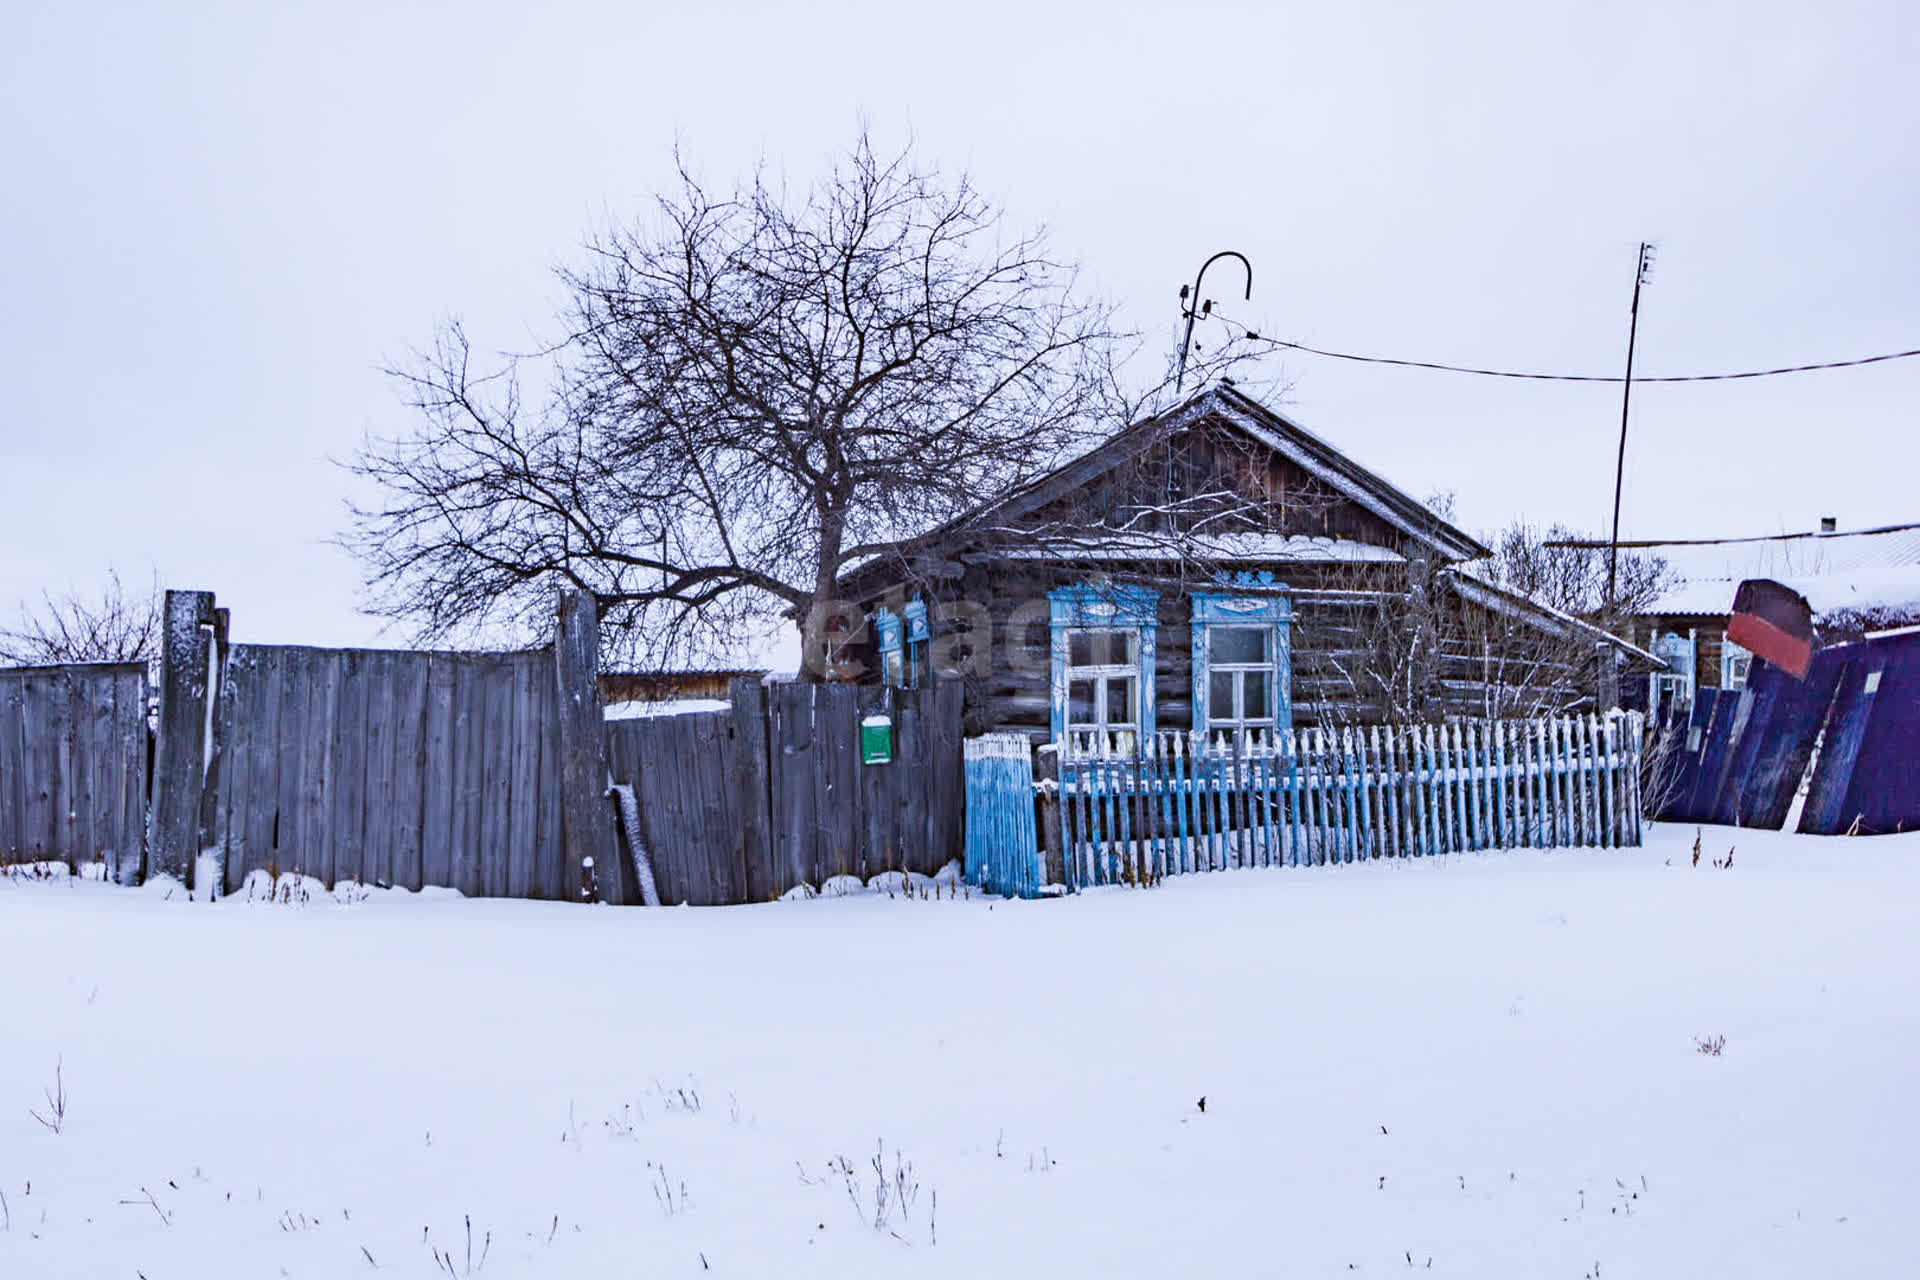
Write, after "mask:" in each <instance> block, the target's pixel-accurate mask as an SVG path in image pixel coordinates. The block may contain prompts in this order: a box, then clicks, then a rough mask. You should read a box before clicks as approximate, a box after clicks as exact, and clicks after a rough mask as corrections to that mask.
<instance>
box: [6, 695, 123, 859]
mask: <svg viewBox="0 0 1920 1280" xmlns="http://www.w3.org/2000/svg"><path fill="white" fill-rule="evenodd" d="M147 764H148V754H147V675H146V667H145V665H144V664H142V663H137V662H130V663H101V664H88V665H80V666H63V667H25V668H15V669H12V670H6V671H0V862H26V861H40V860H43V859H44V860H53V861H61V862H67V863H69V864H72V865H74V866H76V867H78V866H81V865H83V864H89V863H95V862H104V863H105V864H106V873H107V875H108V876H109V877H111V878H112V879H114V880H117V881H119V882H120V883H122V884H135V883H138V881H139V879H140V875H141V860H142V857H143V854H144V851H145V848H146V812H147Z"/></svg>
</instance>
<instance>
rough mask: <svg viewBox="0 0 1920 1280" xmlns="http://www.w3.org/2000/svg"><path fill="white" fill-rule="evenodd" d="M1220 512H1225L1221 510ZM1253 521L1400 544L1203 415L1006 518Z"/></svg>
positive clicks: (1152, 525) (1107, 524)
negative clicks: (1057, 494)
mask: <svg viewBox="0 0 1920 1280" xmlns="http://www.w3.org/2000/svg"><path fill="white" fill-rule="evenodd" d="M1223 513H1224V514H1225V518H1224V519H1223V518H1222V515H1223ZM1199 520H1205V522H1206V526H1205V527H1206V528H1207V529H1208V530H1209V531H1210V532H1214V533H1220V532H1226V531H1230V530H1257V531H1260V532H1264V533H1278V534H1288V535H1299V536H1313V537H1332V538H1346V539H1351V540H1353V541H1356V542H1365V543H1370V544H1372V545H1375V546H1383V547H1391V548H1393V549H1395V550H1405V549H1406V547H1405V543H1406V541H1407V539H1406V537H1405V535H1404V534H1402V533H1401V531H1400V530H1398V529H1396V528H1394V527H1393V526H1392V525H1390V524H1388V523H1387V522H1386V521H1385V520H1383V519H1381V518H1380V517H1379V516H1377V515H1375V514H1374V513H1373V512H1371V511H1368V510H1367V509H1366V508H1365V507H1363V506H1361V505H1360V504H1359V503H1357V502H1355V501H1354V500H1353V499H1351V498H1349V497H1347V496H1346V495H1344V494H1342V493H1340V492H1338V491H1336V490H1335V489H1334V488H1333V487H1332V486H1330V485H1328V484H1327V483H1326V482H1325V481H1323V480H1321V479H1320V478H1319V477H1317V476H1313V475H1310V474H1308V473H1307V472H1306V471H1304V470H1302V469H1301V468H1300V467H1298V466H1296V465H1295V464H1294V463H1292V462H1291V461H1289V460H1287V459H1286V458H1283V457H1281V456H1280V455H1278V454H1276V453H1274V452H1273V451H1272V450H1270V449H1268V448H1266V447H1265V446H1263V445H1261V444H1259V443H1258V442H1256V441H1253V440H1250V439H1248V438H1247V437H1246V436H1244V435H1242V434H1240V433H1238V432H1234V431H1230V430H1228V429H1226V428H1223V427H1221V426H1220V425H1218V424H1217V423H1214V422H1211V421H1207V420H1202V421H1201V422H1199V423H1197V424H1195V425H1194V426H1192V427H1190V428H1187V429H1185V430H1182V431H1180V432H1178V433H1176V434H1174V435H1172V436H1169V437H1168V438H1166V439H1164V440H1160V441H1156V442H1155V443H1154V444H1152V445H1150V446H1149V447H1148V448H1147V449H1146V450H1144V451H1143V452H1142V453H1140V454H1138V455H1135V456H1134V457H1133V458H1131V459H1129V461H1128V462H1127V464H1125V465H1122V466H1117V467H1114V468H1113V469H1111V470H1109V471H1107V472H1105V473H1103V474H1102V475H1100V476H1098V477H1097V478H1095V479H1094V480H1093V481H1092V482H1090V483H1089V484H1088V485H1086V486H1085V487H1084V488H1082V489H1078V490H1075V491H1074V492H1072V493H1068V494H1064V495H1062V496H1060V497H1058V498H1055V499H1054V500H1053V501H1051V502H1048V503H1045V504H1042V505H1041V506H1040V507H1038V508H1036V509H1035V510H1033V511H1030V512H1027V513H1026V514H1024V515H1021V516H1019V517H1016V518H1015V519H1013V520H1011V521H1009V526H1010V527H1011V528H1014V529H1024V530H1040V529H1047V528H1054V529H1061V528H1064V529H1070V530H1080V529H1085V530H1087V531H1088V532H1089V533H1090V534H1092V533H1097V531H1098V530H1099V529H1100V528H1102V527H1104V528H1108V529H1122V528H1124V529H1130V530H1143V531H1148V532H1153V533H1173V532H1184V531H1186V530H1189V529H1191V528H1192V527H1193V526H1194V523H1195V522H1196V521H1199Z"/></svg>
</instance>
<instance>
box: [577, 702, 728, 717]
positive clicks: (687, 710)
mask: <svg viewBox="0 0 1920 1280" xmlns="http://www.w3.org/2000/svg"><path fill="white" fill-rule="evenodd" d="M732 706H733V704H732V703H730V702H721V701H719V700H718V699H715V698H678V699H673V700H669V701H666V702H610V703H608V704H607V705H606V707H605V708H604V710H603V712H602V714H603V716H604V718H605V719H608V720H645V719H649V718H650V717H653V716H684V715H691V714H695V713H698V712H701V711H726V710H728V709H730V708H731V707H732Z"/></svg>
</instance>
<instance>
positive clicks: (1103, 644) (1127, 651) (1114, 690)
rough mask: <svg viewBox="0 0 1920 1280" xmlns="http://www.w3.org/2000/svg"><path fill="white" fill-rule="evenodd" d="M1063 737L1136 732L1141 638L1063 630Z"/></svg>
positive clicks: (1116, 631) (1117, 631)
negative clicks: (1080, 732)
mask: <svg viewBox="0 0 1920 1280" xmlns="http://www.w3.org/2000/svg"><path fill="white" fill-rule="evenodd" d="M1066 677H1067V732H1069V733H1072V732H1074V731H1075V730H1088V729H1099V730H1103V731H1105V732H1107V733H1121V732H1124V733H1138V732H1139V729H1140V633H1139V632H1138V631H1137V630H1134V629H1132V628H1125V629H1121V628H1101V629H1099V630H1094V629H1090V628H1078V627H1075V628H1069V629H1068V631H1067V672H1066Z"/></svg>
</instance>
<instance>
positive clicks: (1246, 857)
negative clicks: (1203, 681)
mask: <svg viewBox="0 0 1920 1280" xmlns="http://www.w3.org/2000/svg"><path fill="white" fill-rule="evenodd" d="M1640 721H1641V718H1640V716H1639V715H1638V714H1633V715H1628V716H1623V717H1609V718H1606V719H1601V718H1599V717H1593V716H1586V717H1566V718H1560V719H1542V720H1527V721H1494V722H1490V723H1467V724H1451V725H1439V726H1436V725H1411V726H1399V727H1385V728H1383V727H1379V726H1373V727H1365V728H1360V729H1339V730H1328V729H1301V730H1290V731H1286V732H1281V733H1255V734H1251V735H1248V734H1240V735H1236V736H1233V737H1229V736H1227V735H1224V734H1222V735H1216V736H1214V737H1213V738H1212V739H1211V740H1205V739H1198V738H1196V737H1195V736H1194V735H1189V734H1186V733H1180V732H1166V733H1158V734H1154V735H1152V736H1151V737H1150V738H1149V739H1148V740H1147V741H1146V742H1145V743H1143V744H1141V746H1140V747H1139V748H1138V749H1135V750H1125V749H1123V747H1122V744H1121V743H1119V742H1117V741H1116V740H1115V739H1114V738H1112V737H1110V736H1108V735H1106V734H1099V733H1090V734H1089V733H1081V734H1071V735H1069V736H1068V738H1067V740H1066V741H1064V742H1060V743H1057V744H1055V746H1054V749H1056V750H1057V751H1058V753H1059V778H1058V781H1057V782H1044V781H1043V782H1041V783H1039V784H1037V789H1038V790H1040V791H1041V792H1042V794H1043V797H1044V798H1045V799H1047V800H1049V801H1050V803H1048V804H1047V805H1046V807H1047V808H1048V809H1049V810H1051V811H1055V812H1057V818H1055V817H1051V816H1050V818H1049V821H1050V822H1053V821H1057V823H1058V830H1059V837H1058V839H1059V846H1060V850H1061V862H1062V871H1063V873H1064V875H1065V878H1066V885H1067V888H1068V889H1069V890H1078V889H1081V888H1086V887H1090V886H1094V885H1106V884H1142V883H1152V882H1154V881H1156V880H1159V879H1160V878H1162V877H1164V876H1170V875H1181V874H1186V873H1189V872H1194V871H1215V870H1224V869H1228V868H1235V867H1269V866H1289V867H1294V866H1300V865H1303V864H1305V865H1323V864H1325V863H1329V862H1352V861H1355V860H1364V859H1367V858H1383V857H1419V856H1422V855H1427V854H1437V853H1456V852H1461V851H1464V850H1469V849H1492V848H1559V847H1567V846H1587V847H1596V848H1614V847H1621V846H1632V845H1638V844H1639V843H1640V822H1641V813H1640V793H1639V786H1638V778H1639V776H1640V752H1641V745H1640V744H1641V722H1640ZM1049 790H1052V791H1053V794H1052V795H1051V796H1046V794H1045V793H1046V792H1048V791H1049ZM1051 836H1052V833H1051V832H1050V833H1049V843H1050V844H1051V843H1052V838H1051Z"/></svg>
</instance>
